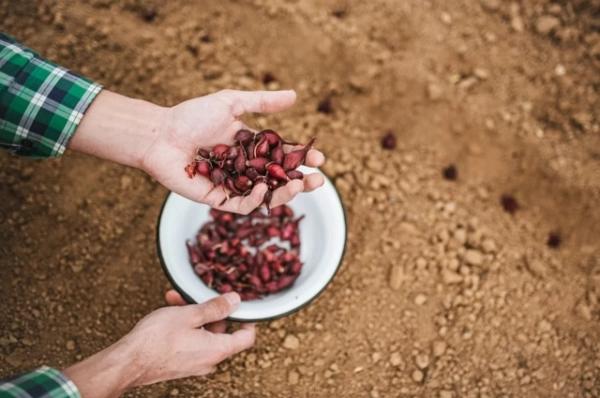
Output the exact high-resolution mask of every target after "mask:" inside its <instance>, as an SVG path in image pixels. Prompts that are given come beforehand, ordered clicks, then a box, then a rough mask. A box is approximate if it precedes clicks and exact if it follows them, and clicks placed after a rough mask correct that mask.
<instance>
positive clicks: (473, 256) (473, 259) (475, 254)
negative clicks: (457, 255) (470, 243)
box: [464, 249, 483, 265]
mask: <svg viewBox="0 0 600 398" xmlns="http://www.w3.org/2000/svg"><path fill="white" fill-rule="evenodd" d="M464 259H465V261H466V262H467V264H470V265H481V264H483V254H481V252H480V251H479V250H475V249H469V250H467V251H466V252H465V256H464Z"/></svg>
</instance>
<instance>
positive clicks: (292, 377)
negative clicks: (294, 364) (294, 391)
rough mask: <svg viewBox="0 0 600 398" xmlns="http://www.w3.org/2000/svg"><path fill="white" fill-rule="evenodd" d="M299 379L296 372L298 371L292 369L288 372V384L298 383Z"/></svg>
mask: <svg viewBox="0 0 600 398" xmlns="http://www.w3.org/2000/svg"><path fill="white" fill-rule="evenodd" d="M299 380H300V375H299V374H298V372H296V371H293V370H292V371H291V372H290V373H289V374H288V383H289V384H291V385H294V384H298V381H299Z"/></svg>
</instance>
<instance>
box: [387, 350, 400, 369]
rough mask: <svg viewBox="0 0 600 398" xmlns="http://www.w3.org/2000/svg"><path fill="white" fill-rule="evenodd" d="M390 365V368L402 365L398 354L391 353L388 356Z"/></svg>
mask: <svg viewBox="0 0 600 398" xmlns="http://www.w3.org/2000/svg"><path fill="white" fill-rule="evenodd" d="M390 363H391V364H392V366H400V365H402V356H401V355H400V353H398V352H394V353H392V355H391V356H390Z"/></svg>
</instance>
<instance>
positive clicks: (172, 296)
mask: <svg viewBox="0 0 600 398" xmlns="http://www.w3.org/2000/svg"><path fill="white" fill-rule="evenodd" d="M165 301H166V302H167V304H168V305H171V306H178V305H187V304H188V303H187V302H186V301H185V300H184V299H183V297H181V295H180V294H179V293H178V292H176V291H175V290H168V291H167V292H166V293H165Z"/></svg>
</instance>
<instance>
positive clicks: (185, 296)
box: [156, 169, 348, 323]
mask: <svg viewBox="0 0 600 398" xmlns="http://www.w3.org/2000/svg"><path fill="white" fill-rule="evenodd" d="M319 171H320V172H321V174H322V175H323V177H324V178H326V179H327V180H328V181H329V183H330V184H331V185H332V186H333V190H334V191H335V193H336V195H337V197H338V200H339V202H340V206H341V207H342V215H343V216H344V247H343V248H342V255H341V256H340V261H339V262H338V264H337V265H336V267H335V270H334V271H333V274H332V275H331V278H329V279H328V280H327V282H326V283H325V284H324V285H323V287H322V288H321V289H320V290H319V291H318V292H317V293H316V294H315V295H314V296H312V297H311V298H310V299H308V300H306V301H305V302H303V303H301V304H300V305H298V306H297V307H294V308H292V309H291V310H289V311H286V312H284V313H281V314H277V315H273V316H269V317H264V318H252V319H247V318H236V317H231V316H230V317H227V318H226V320H228V321H233V322H240V323H253V322H266V321H272V320H275V319H279V318H283V317H286V316H289V315H292V314H294V313H296V312H298V311H300V310H301V309H303V308H305V307H307V306H308V305H309V304H311V303H312V302H313V301H314V300H316V299H317V298H318V297H319V296H320V295H321V294H322V293H323V292H324V291H325V289H327V286H329V285H330V284H331V282H332V281H333V279H334V278H335V276H336V275H337V273H338V271H339V270H340V268H341V265H342V262H343V261H344V257H345V255H346V248H347V246H348V216H347V215H346V208H345V207H344V202H343V201H342V196H341V195H340V192H339V191H338V189H337V187H336V186H335V184H334V183H333V181H332V180H331V178H329V176H327V174H325V173H324V172H323V171H322V170H321V169H319ZM317 189H318V188H317ZM173 193H174V192H172V191H169V192H168V193H167V195H166V196H165V199H164V201H163V204H162V205H161V207H160V212H159V213H158V220H157V222H156V249H157V252H158V259H159V262H160V265H161V267H162V269H163V272H164V274H165V275H166V276H167V279H168V280H169V283H171V286H173V289H175V290H176V291H177V293H179V294H180V295H181V297H182V298H183V299H184V300H185V301H186V302H187V303H188V304H198V303H197V302H196V300H194V299H193V298H192V297H190V296H189V295H188V294H187V293H186V292H185V291H184V290H183V289H182V288H181V287H180V286H179V285H178V284H177V282H175V279H174V278H173V276H172V275H171V273H170V272H169V269H168V267H167V264H166V262H165V259H164V257H163V254H162V250H161V249H160V221H161V220H162V215H163V211H164V210H165V206H166V204H167V201H168V200H169V197H170V196H171V195H172V194H173ZM306 194H307V195H310V192H307V193H306Z"/></svg>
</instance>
